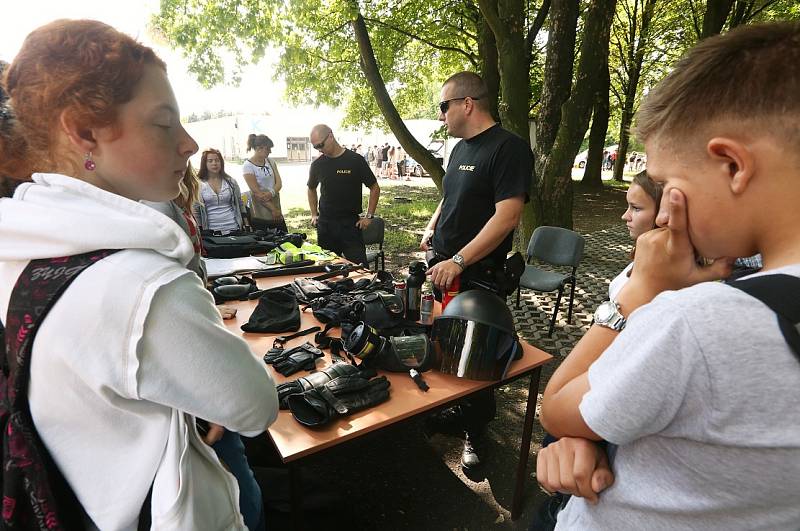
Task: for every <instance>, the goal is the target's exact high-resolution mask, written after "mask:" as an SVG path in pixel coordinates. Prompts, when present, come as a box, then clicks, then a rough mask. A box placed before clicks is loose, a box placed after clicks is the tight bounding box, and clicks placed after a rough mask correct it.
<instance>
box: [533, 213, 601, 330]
mask: <svg viewBox="0 0 800 531" xmlns="http://www.w3.org/2000/svg"><path fill="white" fill-rule="evenodd" d="M585 244H586V242H585V240H584V239H583V236H581V235H580V234H578V233H577V232H573V231H571V230H568V229H563V228H561V227H538V228H537V229H536V230H535V231H533V235H532V236H531V241H530V243H528V251H527V253H526V257H525V262H526V264H530V261H531V258H536V259H537V260H539V261H541V262H544V263H548V264H552V265H557V266H572V273H571V274H566V273H554V272H552V271H546V270H544V269H540V268H538V267H536V266H533V265H526V266H525V272H524V273H523V274H522V278H520V279H519V287H518V288H517V308H519V297H520V289H521V288H527V289H532V290H535V291H544V292H549V291H555V290H558V297H557V298H556V305H555V308H554V309H553V317H552V319H550V330H549V331H548V332H547V335H548V336H552V335H553V328H554V327H555V325H556V317H558V308H559V306H560V305H561V296H562V295H563V294H564V286H566V285H567V284H570V285H571V289H570V292H569V312H568V313H567V322H568V323H569V322H571V321H572V303H573V301H574V299H575V274H576V272H577V271H578V264H580V262H581V259H583V247H584V245H585Z"/></svg>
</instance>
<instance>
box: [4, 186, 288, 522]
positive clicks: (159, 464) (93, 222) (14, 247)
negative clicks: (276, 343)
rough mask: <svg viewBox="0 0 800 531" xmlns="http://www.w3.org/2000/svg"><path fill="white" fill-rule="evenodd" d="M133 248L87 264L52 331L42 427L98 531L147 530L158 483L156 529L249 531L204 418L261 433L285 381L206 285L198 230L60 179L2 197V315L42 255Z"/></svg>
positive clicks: (38, 390)
mask: <svg viewBox="0 0 800 531" xmlns="http://www.w3.org/2000/svg"><path fill="white" fill-rule="evenodd" d="M98 249H124V250H123V251H120V252H118V253H115V254H113V255H111V256H109V257H107V258H105V259H103V260H101V261H99V262H98V263H96V264H94V265H92V266H91V267H89V268H88V269H87V270H86V271H84V272H83V273H82V274H81V275H79V276H78V277H77V279H76V280H75V281H74V282H73V284H72V285H71V286H70V287H69V288H68V289H67V291H66V292H65V293H64V294H63V295H62V297H61V298H60V299H59V300H58V302H57V303H56V304H55V306H54V307H53V309H52V311H51V312H50V314H49V315H48V316H47V318H46V319H45V320H44V322H43V323H42V326H41V328H40V330H39V333H38V335H37V337H36V340H35V342H34V345H33V357H32V362H31V382H30V391H29V400H30V404H31V412H32V414H33V419H34V423H35V425H36V429H37V430H38V432H39V434H40V435H41V437H42V440H43V441H44V443H45V445H46V446H47V449H48V450H49V451H50V453H51V455H52V456H53V458H54V459H55V462H56V463H57V465H58V466H59V468H60V469H61V471H62V473H63V474H64V476H65V478H66V479H67V481H68V482H69V483H70V485H71V486H72V488H73V490H74V491H75V493H76V495H77V496H78V499H79V500H80V502H81V504H82V505H83V507H84V509H85V510H86V511H87V513H88V515H89V517H90V518H91V519H92V523H93V525H94V526H96V527H97V528H99V529H103V530H106V529H108V530H117V529H119V530H128V529H136V525H137V519H138V515H139V511H140V509H141V506H142V503H143V501H144V499H145V497H146V495H147V492H148V490H149V489H150V486H151V485H152V487H153V496H152V517H153V529H214V530H216V529H244V528H245V527H244V523H243V520H242V517H241V514H240V513H239V509H238V506H239V504H238V498H239V494H238V487H237V485H236V481H235V479H234V478H233V476H231V475H230V474H229V473H228V472H226V471H225V470H224V468H223V467H222V466H221V465H220V463H219V460H218V459H217V457H216V455H215V454H214V452H213V451H212V450H211V449H210V448H209V447H208V446H206V445H205V444H204V443H203V442H202V441H201V440H200V438H199V436H198V435H197V431H196V429H195V424H194V417H195V416H196V417H201V418H204V419H207V420H209V421H211V422H215V423H217V424H221V425H223V426H225V427H227V428H229V429H231V430H234V431H237V432H239V433H243V434H245V435H250V436H253V435H256V434H258V433H260V432H263V431H264V429H265V428H266V427H267V426H268V425H269V424H270V423H272V422H273V421H274V420H275V418H276V416H277V411H278V403H277V394H276V391H275V384H274V382H273V381H272V379H271V378H270V376H269V374H268V373H267V372H266V370H265V368H264V366H263V364H261V363H259V361H258V360H257V358H256V357H255V355H254V354H253V353H252V352H251V351H250V349H249V347H248V346H247V344H246V343H245V342H244V341H243V340H242V338H240V337H237V336H236V335H234V334H232V333H230V332H229V331H228V330H227V329H226V328H225V326H224V325H223V323H222V320H221V318H220V315H219V313H218V312H217V310H216V308H215V307H214V302H213V299H212V297H211V295H210V294H209V293H208V291H207V290H205V289H204V287H203V285H202V284H201V282H200V280H199V279H198V277H197V275H195V274H194V273H192V272H190V271H189V270H187V269H186V267H185V266H186V264H187V263H188V261H189V260H190V259H191V257H192V255H193V249H192V244H191V242H190V241H189V239H188V237H187V236H186V234H185V233H184V232H183V231H182V230H181V229H180V227H178V225H176V224H175V223H174V222H173V221H172V220H170V219H169V218H167V217H166V216H164V215H163V214H160V213H159V212H157V211H155V210H153V209H152V208H150V207H148V206H145V205H143V204H139V203H137V202H134V201H131V200H128V199H126V198H124V197H121V196H118V195H115V194H112V193H109V192H106V191H104V190H101V189H99V188H97V187H95V186H92V185H90V184H88V183H85V182H83V181H80V180H77V179H73V178H70V177H66V176H64V175H56V174H36V175H34V176H33V182H32V183H26V184H23V185H21V186H20V187H19V188H18V189H17V191H16V193H15V194H14V197H13V198H11V199H8V198H6V199H0V319H2V321H3V322H5V321H6V314H7V311H8V303H9V298H10V297H11V291H12V289H13V287H14V284H15V282H16V280H17V278H18V277H19V275H20V273H21V272H22V270H23V269H24V268H25V266H26V265H27V264H28V262H29V261H30V260H32V259H37V258H50V257H57V256H69V255H75V254H80V253H84V252H88V251H93V250H98Z"/></svg>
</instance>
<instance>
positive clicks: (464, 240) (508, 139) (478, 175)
mask: <svg viewBox="0 0 800 531" xmlns="http://www.w3.org/2000/svg"><path fill="white" fill-rule="evenodd" d="M532 174H533V154H532V153H531V150H530V147H529V146H528V144H527V143H526V142H525V141H524V140H523V139H521V138H520V137H518V136H517V135H515V134H513V133H511V132H509V131H506V130H505V129H503V128H502V127H500V125H499V124H498V125H495V126H493V127H490V128H489V129H487V130H486V131H483V132H482V133H480V134H478V135H477V136H474V137H472V138H470V139H468V140H467V139H465V140H462V141H461V142H459V143H458V144H457V145H456V147H455V148H454V149H453V152H452V153H451V154H450V161H449V162H448V164H447V172H446V173H445V175H444V180H443V185H442V188H443V192H444V199H443V201H442V210H441V213H440V214H439V220H438V221H437V222H436V228H435V232H434V236H433V248H434V250H435V251H436V254H439V255H442V256H446V257H451V256H453V255H454V254H456V253H457V252H458V251H460V250H461V249H462V248H463V247H464V246H465V245H467V244H468V243H469V242H470V241H472V240H473V239H474V238H475V236H477V235H478V233H479V232H480V231H481V229H483V227H484V226H485V225H486V222H487V221H489V218H491V217H492V216H493V215H494V213H495V203H498V202H500V201H503V200H504V199H510V198H512V197H517V196H521V195H522V196H524V197H525V202H526V203H527V202H528V200H529V197H528V190H529V189H530V185H531V176H532ZM512 239H513V231H511V232H509V234H508V236H506V237H505V238H504V239H503V240H502V241H501V242H498V246H497V247H496V248H495V250H494V251H492V252H491V253H490V254H489V257H491V258H493V259H495V260H502V259H504V258H505V256H506V253H508V251H510V250H511V246H512Z"/></svg>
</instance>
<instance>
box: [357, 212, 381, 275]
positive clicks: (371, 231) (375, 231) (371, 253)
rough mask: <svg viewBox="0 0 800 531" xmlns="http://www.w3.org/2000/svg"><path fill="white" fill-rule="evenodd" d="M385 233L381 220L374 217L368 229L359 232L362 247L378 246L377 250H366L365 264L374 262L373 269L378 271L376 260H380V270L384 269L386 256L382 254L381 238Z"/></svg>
mask: <svg viewBox="0 0 800 531" xmlns="http://www.w3.org/2000/svg"><path fill="white" fill-rule="evenodd" d="M384 231H385V223H384V221H383V218H379V217H377V216H376V217H374V218H372V223H370V224H369V227H367V228H366V229H364V230H363V231H361V237H362V238H364V245H375V244H377V245H378V248H377V249H367V263H370V262H372V261H373V260H375V269H376V270H377V269H378V259H379V258H380V260H381V270H385V269H386V255H385V254H384V252H383V237H384Z"/></svg>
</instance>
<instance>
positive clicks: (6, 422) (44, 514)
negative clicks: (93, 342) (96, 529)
mask: <svg viewBox="0 0 800 531" xmlns="http://www.w3.org/2000/svg"><path fill="white" fill-rule="evenodd" d="M115 252H117V251H116V250H102V251H93V252H90V253H85V254H81V255H76V256H69V257H63V258H49V259H42V260H32V261H31V262H30V263H29V264H28V265H27V267H25V270H24V271H23V272H22V274H21V275H20V276H19V279H18V280H17V283H16V284H15V285H14V290H13V291H12V292H11V300H10V302H9V308H8V315H7V318H6V329H5V331H4V333H3V335H4V337H3V338H2V340H3V341H2V345H3V352H2V354H3V356H2V371H0V421H1V422H2V424H0V428H2V430H3V435H2V437H3V471H2V479H3V512H2V520H3V528H4V529H6V528H8V529H40V530H54V529H59V530H61V529H64V530H67V529H83V528H84V519H85V512H84V510H83V508H82V507H81V505H80V502H78V499H77V497H76V496H75V493H74V492H73V491H72V489H71V488H70V486H69V484H68V483H67V481H66V480H65V479H64V476H63V475H62V474H61V471H60V470H59V469H58V467H57V466H56V464H55V462H54V461H53V458H52V457H51V456H50V454H49V452H48V451H47V449H46V448H45V446H44V444H43V443H42V441H41V439H40V438H39V434H38V433H37V432H36V427H35V426H34V425H33V418H32V417H31V409H30V404H29V403H28V384H29V383H30V367H31V351H32V349H33V342H34V339H35V338H36V333H37V331H38V329H39V325H40V324H41V323H42V321H44V319H45V317H46V316H47V314H48V313H49V311H50V309H51V308H52V307H53V305H54V304H55V302H56V301H57V300H58V299H59V297H60V296H61V295H62V294H63V293H64V291H65V290H66V289H67V287H68V286H69V285H70V283H71V282H72V281H73V280H75V278H76V277H77V276H78V275H79V274H80V273H81V272H82V271H84V270H85V269H86V268H87V267H89V266H91V265H92V264H94V263H95V262H97V261H99V260H102V259H103V258H105V257H106V256H109V255H111V254H113V253H115Z"/></svg>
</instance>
